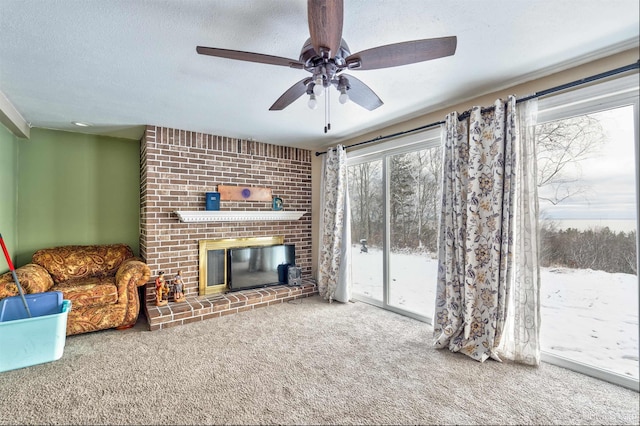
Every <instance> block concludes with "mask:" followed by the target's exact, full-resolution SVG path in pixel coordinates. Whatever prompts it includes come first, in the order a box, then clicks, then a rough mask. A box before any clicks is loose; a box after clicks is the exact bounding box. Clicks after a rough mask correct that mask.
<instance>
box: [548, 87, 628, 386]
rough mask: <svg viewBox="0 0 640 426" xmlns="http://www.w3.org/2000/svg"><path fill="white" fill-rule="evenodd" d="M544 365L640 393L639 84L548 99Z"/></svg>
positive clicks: (583, 91) (582, 91) (585, 91)
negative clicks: (636, 390)
mask: <svg viewBox="0 0 640 426" xmlns="http://www.w3.org/2000/svg"><path fill="white" fill-rule="evenodd" d="M536 137H537V150H538V153H537V155H538V188H539V201H540V229H541V235H540V237H541V238H540V243H541V244H540V247H541V250H542V252H541V294H540V300H541V317H542V318H541V320H542V326H541V333H540V340H541V344H542V350H543V360H545V361H548V362H552V363H555V364H559V365H562V366H565V367H568V368H572V369H575V370H577V371H580V372H583V373H585V374H590V375H593V376H596V377H599V378H602V379H605V380H608V381H612V382H614V383H617V384H621V385H624V386H627V387H631V388H635V389H637V388H638V372H639V364H638V333H639V329H638V251H637V247H638V233H637V231H638V228H637V226H638V198H637V196H638V195H637V194H638V170H637V168H638V78H637V76H633V77H632V78H627V79H620V80H617V81H612V82H608V83H603V84H602V85H598V86H594V87H590V88H587V89H582V90H578V91H576V92H575V93H570V94H566V95H561V96H557V97H554V98H550V99H548V100H545V101H540V114H539V118H538V125H537V127H536Z"/></svg>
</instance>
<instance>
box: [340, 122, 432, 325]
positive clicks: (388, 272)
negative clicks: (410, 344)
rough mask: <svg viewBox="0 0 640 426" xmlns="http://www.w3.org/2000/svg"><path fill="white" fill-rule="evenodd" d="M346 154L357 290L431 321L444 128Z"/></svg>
mask: <svg viewBox="0 0 640 426" xmlns="http://www.w3.org/2000/svg"><path fill="white" fill-rule="evenodd" d="M347 155H348V164H349V169H348V170H349V197H350V199H349V202H350V208H351V211H350V213H351V241H352V247H351V250H352V253H351V258H352V280H351V281H352V284H353V295H354V298H357V299H359V300H362V301H366V302H369V303H372V304H375V305H377V306H380V307H384V308H386V309H389V310H393V311H395V312H399V313H402V314H405V315H409V316H412V317H414V318H417V319H420V320H423V321H430V320H431V318H432V317H433V310H434V304H435V288H436V279H437V268H438V259H437V247H436V246H437V230H438V214H439V210H440V202H441V200H440V198H441V196H440V185H441V182H440V180H441V176H440V175H441V167H442V155H441V149H440V129H435V130H430V131H427V132H422V133H419V134H413V135H411V136H405V137H404V138H400V139H396V140H394V141H392V142H390V143H385V144H380V145H376V146H374V147H371V148H366V149H361V150H358V151H355V152H349V153H348V154H347Z"/></svg>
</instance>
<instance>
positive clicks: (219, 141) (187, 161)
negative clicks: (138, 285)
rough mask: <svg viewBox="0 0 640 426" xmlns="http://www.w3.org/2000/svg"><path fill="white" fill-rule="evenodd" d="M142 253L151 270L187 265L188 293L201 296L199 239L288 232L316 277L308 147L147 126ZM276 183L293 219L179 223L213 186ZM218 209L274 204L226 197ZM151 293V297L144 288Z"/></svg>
mask: <svg viewBox="0 0 640 426" xmlns="http://www.w3.org/2000/svg"><path fill="white" fill-rule="evenodd" d="M140 146H141V167H140V170H141V171H140V173H141V179H140V180H141V185H140V197H141V217H140V254H141V256H142V257H143V258H144V259H145V261H146V262H147V264H148V265H149V267H150V268H151V271H152V279H155V276H156V274H157V272H158V271H161V270H162V271H164V272H165V273H166V274H167V276H168V277H169V278H171V277H172V276H173V275H174V274H175V273H176V271H177V270H178V269H181V270H182V278H183V280H184V282H185V295H186V296H196V295H198V286H199V273H198V271H199V266H198V242H199V240H203V239H207V240H209V239H217V238H241V237H259V236H273V235H283V236H284V242H285V243H287V244H295V245H296V263H297V265H298V266H300V267H301V268H302V276H303V277H307V278H310V277H311V151H309V150H304V149H299V148H292V147H284V146H277V145H270V144H265V143H261V142H255V141H247V140H241V139H233V138H227V137H223V136H214V135H208V134H203V133H196V132H188V131H184V130H176V129H168V128H164V127H154V126H147V128H146V130H145V133H144V136H143V138H142V141H141V144H140ZM220 184H226V185H238V186H245V185H246V186H254V187H264V188H271V189H272V192H273V195H274V196H279V197H281V198H282V199H283V201H284V208H285V210H296V211H306V212H307V213H305V214H304V215H303V216H302V218H301V219H299V220H296V221H273V222H272V221H268V222H213V223H182V222H180V221H179V220H178V218H177V216H176V215H175V213H174V211H176V210H205V192H208V191H211V190H213V187H214V185H220ZM220 210H247V211H254V210H271V203H270V202H247V201H222V202H221V205H220ZM147 287H148V289H147V298H153V294H152V286H150V285H148V286H147Z"/></svg>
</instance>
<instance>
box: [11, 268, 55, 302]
mask: <svg viewBox="0 0 640 426" xmlns="http://www.w3.org/2000/svg"><path fill="white" fill-rule="evenodd" d="M16 276H17V277H18V281H19V282H20V285H21V286H22V289H23V290H24V292H25V293H26V294H31V293H42V292H45V291H47V290H49V289H50V288H51V287H53V280H52V279H51V276H50V275H49V273H48V272H47V271H46V269H44V268H43V267H42V266H39V265H35V264H33V263H28V264H26V265H24V266H21V267H19V268H18V269H16ZM18 294H19V293H18V287H16V285H15V282H14V281H13V275H11V272H7V273H6V274H2V275H0V299H3V298H5V297H9V296H17V295H18Z"/></svg>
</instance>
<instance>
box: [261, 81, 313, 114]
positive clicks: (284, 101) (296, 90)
mask: <svg viewBox="0 0 640 426" xmlns="http://www.w3.org/2000/svg"><path fill="white" fill-rule="evenodd" d="M311 81H312V78H311V77H307V78H303V79H302V80H300V81H299V82H297V83H296V84H294V85H293V86H291V87H290V88H289V89H287V91H286V92H284V93H283V94H282V96H280V97H279V98H278V100H277V101H275V103H274V104H273V105H271V108H269V111H281V110H283V109H285V108H286V107H288V106H289V105H291V104H292V103H293V101H295V100H296V99H298V98H299V97H300V96H302V95H304V94H305V93H307V84H309V83H310V82H311Z"/></svg>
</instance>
